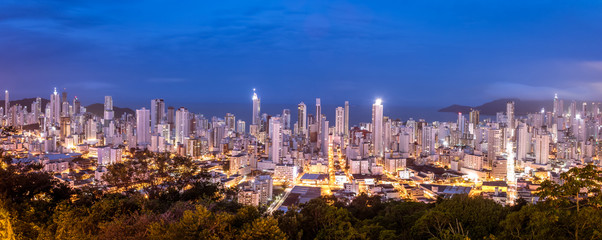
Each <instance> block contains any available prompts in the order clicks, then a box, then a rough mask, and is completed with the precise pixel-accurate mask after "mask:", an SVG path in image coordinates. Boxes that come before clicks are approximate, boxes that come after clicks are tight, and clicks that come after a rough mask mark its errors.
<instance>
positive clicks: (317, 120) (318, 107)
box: [316, 98, 322, 135]
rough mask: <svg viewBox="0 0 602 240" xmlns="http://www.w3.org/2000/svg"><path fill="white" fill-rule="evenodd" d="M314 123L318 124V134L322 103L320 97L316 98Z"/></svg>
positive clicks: (320, 128)
mask: <svg viewBox="0 0 602 240" xmlns="http://www.w3.org/2000/svg"><path fill="white" fill-rule="evenodd" d="M316 123H317V124H318V135H319V134H320V133H321V130H322V103H321V102H320V98H316Z"/></svg>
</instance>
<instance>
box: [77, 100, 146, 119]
mask: <svg viewBox="0 0 602 240" xmlns="http://www.w3.org/2000/svg"><path fill="white" fill-rule="evenodd" d="M104 108H105V107H104V104H102V103H94V104H90V105H88V106H86V112H89V113H92V114H94V115H96V116H99V117H102V116H104ZM113 111H115V117H116V118H120V117H121V116H122V115H123V114H124V113H128V114H132V115H134V114H136V112H134V110H132V109H130V108H120V107H115V106H113Z"/></svg>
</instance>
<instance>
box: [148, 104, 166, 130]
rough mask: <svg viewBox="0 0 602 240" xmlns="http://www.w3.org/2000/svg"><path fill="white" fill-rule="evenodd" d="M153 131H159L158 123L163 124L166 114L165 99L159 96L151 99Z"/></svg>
mask: <svg viewBox="0 0 602 240" xmlns="http://www.w3.org/2000/svg"><path fill="white" fill-rule="evenodd" d="M150 113H151V132H157V125H159V124H161V121H163V117H164V116H165V101H163V99H160V98H157V99H153V100H151V109H150Z"/></svg>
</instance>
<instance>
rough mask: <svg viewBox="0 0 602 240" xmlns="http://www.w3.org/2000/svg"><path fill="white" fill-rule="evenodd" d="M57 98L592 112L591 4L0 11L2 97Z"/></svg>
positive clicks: (599, 12)
mask: <svg viewBox="0 0 602 240" xmlns="http://www.w3.org/2000/svg"><path fill="white" fill-rule="evenodd" d="M55 86H56V87H59V88H60V89H62V88H66V89H67V91H68V92H69V94H70V96H71V97H72V96H73V95H77V96H79V98H80V99H82V101H83V102H84V103H92V102H102V101H103V97H102V96H104V95H112V96H113V98H114V99H115V102H116V105H118V106H123V105H126V106H127V105H134V106H136V105H148V104H149V101H150V99H151V98H165V99H166V101H167V102H169V101H172V102H178V103H210V102H219V103H237V102H241V103H244V102H250V99H251V94H252V93H251V91H252V88H257V89H258V92H259V94H260V97H261V98H262V101H263V102H264V103H265V102H272V103H297V102H299V101H305V102H306V103H308V104H313V98H315V97H321V98H322V102H324V103H342V102H343V101H344V100H350V101H352V102H354V103H356V104H361V103H365V105H369V104H371V103H372V101H373V100H374V98H376V97H382V98H383V99H384V103H385V104H391V105H398V106H404V105H423V106H446V105H449V104H451V103H459V104H468V105H479V104H481V103H484V102H486V101H489V100H493V99H496V98H500V97H519V98H525V99H526V98H530V99H543V98H552V97H553V93H554V92H558V93H559V95H560V96H561V97H562V98H575V99H582V100H584V99H585V100H600V99H602V97H601V96H602V95H601V94H600V93H602V1H550V0H546V1H508V0H503V1H495V0H493V1H483V0H474V1H449V0H439V1H430V0H413V1H401V0H396V1H300V0H297V1H266V0H260V1H254V0H244V1H229V0H220V1H196V0H195V1H192V0H191V1H182V0H178V1H174V0H171V1H167V0H165V1H159V0H144V1H142V0H92V1H76V0H44V1H42V0H38V1H30V0H2V1H0V89H9V90H10V91H11V95H12V96H11V98H12V99H19V98H24V97H35V96H42V97H46V98H47V97H48V95H49V94H50V93H51V91H52V87H55ZM120 103H125V104H120Z"/></svg>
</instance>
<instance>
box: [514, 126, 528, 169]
mask: <svg viewBox="0 0 602 240" xmlns="http://www.w3.org/2000/svg"><path fill="white" fill-rule="evenodd" d="M516 131H517V133H516V138H517V139H516V142H517V144H516V152H517V155H516V161H517V162H518V163H519V166H522V165H523V164H522V163H523V162H524V161H525V160H526V159H527V153H528V152H529V150H530V148H531V138H530V136H529V132H528V131H527V125H526V124H524V123H519V125H518V128H517V130H516Z"/></svg>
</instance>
